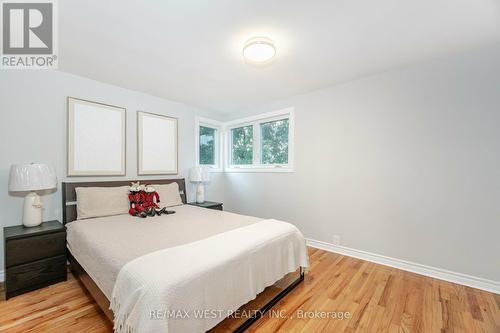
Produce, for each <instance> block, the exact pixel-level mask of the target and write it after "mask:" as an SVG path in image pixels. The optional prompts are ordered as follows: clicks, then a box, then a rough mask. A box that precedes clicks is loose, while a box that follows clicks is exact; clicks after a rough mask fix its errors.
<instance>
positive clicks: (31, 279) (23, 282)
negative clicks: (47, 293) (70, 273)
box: [5, 255, 66, 297]
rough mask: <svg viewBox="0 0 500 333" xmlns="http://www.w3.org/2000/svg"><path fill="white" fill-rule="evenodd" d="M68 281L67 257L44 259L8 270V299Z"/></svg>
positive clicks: (6, 281)
mask: <svg viewBox="0 0 500 333" xmlns="http://www.w3.org/2000/svg"><path fill="white" fill-rule="evenodd" d="M64 280H66V256H65V255H62V256H58V257H54V258H48V259H42V260H38V261H34V262H31V263H29V264H24V265H19V266H15V267H11V268H7V274H6V280H5V283H6V291H7V294H8V295H7V297H11V296H14V295H16V294H20V293H21V291H22V292H26V291H28V290H34V289H38V288H40V287H43V286H45V285H49V284H52V283H54V282H56V281H64Z"/></svg>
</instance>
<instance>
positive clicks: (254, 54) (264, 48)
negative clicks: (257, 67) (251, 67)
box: [243, 37, 276, 64]
mask: <svg viewBox="0 0 500 333" xmlns="http://www.w3.org/2000/svg"><path fill="white" fill-rule="evenodd" d="M275 55H276V48H275V47H274V44H273V41H272V40H270V39H269V38H266V37H255V38H251V39H249V40H248V41H247V42H246V43H245V46H244V47H243V56H244V57H245V59H246V60H248V61H249V62H251V63H255V64H265V63H268V62H269V61H270V60H271V59H272V58H273V57H274V56H275Z"/></svg>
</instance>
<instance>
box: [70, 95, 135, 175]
mask: <svg viewBox="0 0 500 333" xmlns="http://www.w3.org/2000/svg"><path fill="white" fill-rule="evenodd" d="M67 108H68V115H67V121H68V123H67V125H68V126H67V133H68V134H67V144H68V146H67V147H68V151H67V153H68V154H67V157H68V163H67V172H68V176H125V175H126V126H127V125H126V114H127V110H126V109H125V108H122V107H118V106H113V105H108V104H104V103H97V102H92V101H88V100H84V99H79V98H75V97H68V99H67Z"/></svg>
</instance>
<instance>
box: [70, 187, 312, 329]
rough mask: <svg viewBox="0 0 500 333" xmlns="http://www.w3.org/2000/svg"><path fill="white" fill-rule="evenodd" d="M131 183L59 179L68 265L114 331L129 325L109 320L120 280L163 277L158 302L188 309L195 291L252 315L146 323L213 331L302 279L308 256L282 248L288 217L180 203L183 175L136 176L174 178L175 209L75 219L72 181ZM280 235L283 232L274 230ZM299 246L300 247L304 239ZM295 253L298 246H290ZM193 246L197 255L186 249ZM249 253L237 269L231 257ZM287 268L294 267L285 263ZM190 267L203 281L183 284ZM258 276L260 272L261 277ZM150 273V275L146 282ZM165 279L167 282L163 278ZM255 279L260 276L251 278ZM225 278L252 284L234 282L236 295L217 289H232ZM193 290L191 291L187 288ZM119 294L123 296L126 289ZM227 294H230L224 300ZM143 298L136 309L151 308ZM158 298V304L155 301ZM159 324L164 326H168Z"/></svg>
mask: <svg viewBox="0 0 500 333" xmlns="http://www.w3.org/2000/svg"><path fill="white" fill-rule="evenodd" d="M130 182H131V181H130V180H127V181H110V182H74V183H73V182H72V183H69V182H65V183H63V185H62V190H63V223H64V224H65V225H66V227H67V235H68V236H67V239H68V243H67V247H68V256H69V261H70V269H71V270H72V272H73V274H74V275H75V276H76V277H77V278H79V279H80V281H81V282H82V283H83V285H84V286H85V287H86V288H87V289H88V291H89V292H90V294H91V295H92V296H93V297H94V299H95V300H96V302H97V304H98V305H99V306H100V307H101V309H102V310H103V312H104V313H105V314H106V316H107V317H108V318H109V319H110V320H111V321H115V329H117V330H119V331H120V330H122V331H125V330H127V329H131V328H130V327H121V326H123V325H120V327H118V328H117V327H116V322H123V318H121V319H120V318H115V314H114V312H113V311H111V310H110V306H111V307H113V308H114V310H115V312H116V313H118V314H119V313H120V311H118V310H119V308H118V307H117V304H118V303H120V302H118V301H116V299H117V298H118V296H121V295H120V292H119V289H120V288H119V287H121V289H122V290H125V291H127V290H138V289H141V290H142V289H144V290H149V289H151V288H152V287H151V286H157V285H160V284H162V283H165V286H163V285H162V286H161V288H164V289H165V296H164V298H168V297H170V298H171V299H172V301H171V302H170V303H169V304H167V305H165V307H168V308H172V302H174V303H173V304H175V305H177V304H182V305H183V306H184V307H185V308H189V306H191V305H192V304H191V303H189V302H188V301H187V300H189V299H190V298H189V297H191V298H193V297H194V298H196V299H202V300H203V302H204V303H203V304H202V306H209V305H212V306H214V304H220V305H224V306H221V307H223V308H230V309H232V310H237V309H238V308H240V310H241V309H243V310H244V311H247V312H246V314H251V315H250V316H247V315H245V316H241V317H232V318H231V319H228V320H226V321H224V322H223V323H220V322H221V321H222V320H224V316H223V317H220V316H219V317H218V318H209V319H207V318H204V319H203V320H201V319H196V320H198V322H197V323H196V324H195V323H194V321H195V319H190V321H191V322H190V321H186V320H185V321H181V320H178V319H177V318H170V319H169V321H167V320H164V321H151V320H150V321H151V322H152V325H157V326H150V327H149V326H148V327H149V329H150V331H156V330H158V329H159V327H162V329H163V326H158V325H160V324H159V323H161V325H168V328H169V329H168V331H174V332H181V331H205V330H210V329H212V330H213V331H214V332H215V331H234V332H242V331H244V330H245V329H246V328H248V327H249V326H250V325H251V324H252V323H253V322H255V321H256V320H257V319H259V318H260V317H261V316H262V315H263V314H264V313H265V311H267V310H268V309H270V308H271V307H272V306H273V305H274V304H275V303H276V302H278V301H279V300H280V299H281V298H283V297H284V296H285V295H286V294H287V293H289V292H290V291H291V290H292V289H293V288H294V287H295V286H297V285H298V284H299V283H301V282H302V281H303V280H304V269H303V268H304V266H307V264H308V260H307V258H305V259H304V258H303V256H302V258H292V259H294V260H291V259H290V258H289V257H290V255H289V254H287V253H289V252H287V251H288V250H287V249H286V248H287V247H289V245H290V241H289V240H288V239H287V238H286V237H285V236H286V235H285V231H283V230H286V231H287V232H288V231H289V230H292V229H290V228H291V227H290V225H289V224H285V223H284V222H279V221H269V220H263V219H259V218H256V217H250V216H244V215H239V214H233V213H229V212H222V211H215V210H209V209H204V208H200V207H196V206H192V205H186V188H185V181H184V179H169V180H165V179H164V180H148V181H144V180H143V182H148V183H154V184H170V183H173V182H175V183H177V184H178V187H179V194H180V197H181V200H182V203H183V204H182V205H179V206H175V207H172V208H171V209H172V210H174V211H175V212H176V213H175V214H171V215H163V216H157V217H154V218H146V219H140V218H138V217H133V216H130V215H127V214H122V215H113V216H105V217H97V218H90V219H85V220H77V213H76V212H77V210H76V208H77V207H76V201H77V200H76V191H75V189H76V188H77V187H116V186H124V185H129V184H130ZM263 228H266V232H265V233H263V232H262V230H264V229H263ZM273 228H275V229H276V231H275V234H274V235H273V234H272V232H271V231H270V230H272V229H273ZM293 228H294V227H293ZM295 229H296V228H295ZM268 231H269V233H270V235H271V236H269V239H268V240H266V241H265V242H264V241H263V240H262V239H263V238H262V237H266V236H265V235H261V234H267V233H268ZM282 234H283V235H285V236H283V237H281V235H282ZM298 234H300V232H298ZM277 236H279V237H277ZM287 237H292V236H287ZM293 237H295V240H294V243H295V244H299V245H298V246H299V247H300V246H302V245H300V242H301V239H300V237H302V235H301V234H300V235H299V236H297V235H296V233H294V235H293ZM297 239H298V240H297ZM302 239H303V237H302ZM280 242H281V243H280ZM262 244H265V246H264V245H262ZM303 246H304V248H305V244H304V245H303ZM217 251H219V252H217ZM248 251H252V255H251V256H250V255H248V254H247V252H248ZM259 251H260V252H259ZM266 251H267V252H266ZM233 252H234V253H233ZM295 252H300V251H297V250H295ZM198 253H199V255H196V256H194V255H193V254H198ZM184 256H186V258H190V259H189V260H187V261H189V262H190V265H185V264H184V263H183V261H184V260H183V258H184ZM287 256H288V257H287ZM306 256H307V254H306ZM250 257H251V258H252V260H253V261H248V267H249V269H246V268H245V267H244V269H243V271H242V264H241V263H239V262H238V260H239V259H238V258H250ZM237 259H238V260H237ZM286 261H289V262H288V263H283V264H282V266H284V267H283V268H282V269H281V270H276V272H271V273H267V271H268V270H273V269H274V267H275V266H280V265H281V263H282V262H286ZM211 262H213V263H211ZM297 263H301V264H300V265H299V267H295V266H297ZM141 265H142V266H141ZM245 265H247V262H246V261H245ZM205 266H206V268H204V267H205ZM285 266H286V267H285ZM291 267H293V268H294V269H293V270H292V269H290V268H291ZM134 269H135V273H134ZM259 270H260V271H259ZM146 271H150V272H151V273H146ZM191 271H194V272H195V273H193V274H194V275H196V279H201V278H203V277H204V278H205V282H204V284H203V285H200V283H198V284H196V283H195V282H190V283H191V284H188V283H187V282H186V283H184V281H188V280H190V279H186V278H185V277H189V276H191V275H189V274H188V273H189V272H191ZM183 272H184V275H182V274H183ZM217 272H218V273H217ZM283 272H285V274H283ZM134 274H135V275H134ZM140 274H142V275H143V276H142V280H141V278H136V276H137V275H140ZM147 274H149V275H147ZM162 274H163V275H162ZM217 274H219V275H217ZM221 274H223V275H221ZM233 274H234V275H233ZM238 274H239V275H238ZM266 274H268V275H269V276H266ZM282 274H283V275H282ZM247 276H248V278H247ZM262 276H264V277H265V278H261V277H262ZM277 276H279V278H277ZM145 277H146V278H147V281H146V280H145ZM221 277H222V278H221ZM154 279H156V280H157V281H153V280H154ZM170 279H171V280H172V281H168V280H170ZM176 279H177V280H176ZM196 279H193V281H195V280H196ZM259 279H262V281H255V280H259ZM149 280H151V283H150V284H151V285H148V286H147V288H146V286H144V288H142V286H143V285H145V283H146V282H147V283H149V282H150V281H149ZM226 280H227V281H226ZM247 280H248V281H247ZM138 281H139V282H138ZM140 281H142V282H140ZM144 281H146V282H144ZM217 281H218V282H217ZM221 281H222V282H221ZM231 281H232V284H233V285H235V284H239V283H241V286H243V287H244V286H246V285H248V289H251V290H248V291H245V290H240V288H239V287H238V289H233V290H232V293H234V294H237V292H238V293H242V294H241V295H239V296H238V295H234V296H228V295H226V296H225V298H224V297H220V296H219V295H220V294H221V293H223V289H224V288H227V289H228V290H229V291H230V290H231V288H230V286H226V287H225V286H224V285H223V284H227V283H229V284H231ZM270 281H272V282H270ZM211 284H213V285H211ZM168 288H170V289H168ZM183 288H184V289H183ZM197 288H198V289H197ZM217 288H219V289H217ZM235 288H236V287H235ZM264 288H265V289H264ZM212 290H213V291H212ZM217 290H218V291H217ZM161 291H163V289H162V290H161ZM236 291H237V292H236ZM121 293H123V291H122V292H121ZM151 293H153V294H152V295H151ZM193 293H194V295H191V296H190V295H189V294H193ZM211 293H212V294H211ZM174 294H175V295H174ZM257 294H258V295H257ZM157 295H158V296H157ZM161 295H162V293H160V292H159V291H158V290H156V291H154V292H153V291H151V292H150V295H149V296H155V297H160V296H161ZM172 295H173V296H172ZM231 295H232V294H231ZM125 296H127V297H128V298H130V295H125ZM121 297H122V298H123V296H121ZM161 297H163V296H161ZM230 297H233V298H234V299H230V300H228V298H230ZM143 298H144V299H147V298H146V296H145V295H141V299H143ZM160 301H161V300H158V302H160ZM114 303H116V304H114ZM122 303H124V302H122ZM150 303H151V304H155V303H154V300H151V299H148V301H147V302H146V301H144V302H143V304H142V305H141V303H140V302H137V303H135V305H134V307H135V308H137V307H139V308H141V311H142V312H146V307H147V309H148V311H149V312H151V308H153V309H155V307H151V306H150ZM205 303H206V304H205ZM161 304H163V303H161ZM157 305H158V308H160V306H159V305H160V303H158V304H157ZM179 306H180V305H179ZM134 307H132V308H134ZM142 307H143V308H144V310H142ZM163 319H165V318H163ZM180 323H182V324H180ZM147 325H149V322H148V323H147ZM189 325H191V326H189ZM144 327H146V326H144ZM202 328H203V329H202ZM165 329H166V330H167V326H165ZM144 331H147V329H146V328H145V329H144Z"/></svg>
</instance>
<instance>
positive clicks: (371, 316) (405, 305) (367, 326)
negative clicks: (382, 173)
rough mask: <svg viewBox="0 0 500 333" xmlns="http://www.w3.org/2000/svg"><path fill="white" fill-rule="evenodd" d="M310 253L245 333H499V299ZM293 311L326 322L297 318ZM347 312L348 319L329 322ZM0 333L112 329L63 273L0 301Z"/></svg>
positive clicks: (360, 263) (72, 281)
mask: <svg viewBox="0 0 500 333" xmlns="http://www.w3.org/2000/svg"><path fill="white" fill-rule="evenodd" d="M309 254H310V258H311V268H310V270H309V271H308V272H307V274H306V280H305V281H304V283H302V284H301V285H300V286H298V287H297V288H296V289H295V290H294V291H292V293H290V294H289V295H287V296H286V297H285V298H284V299H283V300H281V301H280V302H279V303H278V304H277V305H275V306H274V307H273V310H274V311H273V313H271V314H270V315H267V314H266V315H264V317H263V318H262V319H261V320H259V321H258V322H257V323H255V324H254V325H253V326H252V327H251V328H250V329H249V332H370V333H371V332H425V333H427V332H464V333H470V332H497V333H498V332H500V295H497V294H492V293H488V292H485V291H481V290H477V289H473V288H469V287H464V286H460V285H457V284H453V283H449V282H444V281H441V280H436V279H432V278H428V277H425V276H421V275H417V274H413V273H408V272H404V271H400V270H398V269H394V268H390V267H386V266H382V265H377V264H373V263H370V262H366V261H363V260H359V259H355V258H351V257H346V256H342V255H337V254H333V253H328V252H325V251H321V250H316V249H312V248H310V249H309ZM298 310H302V311H311V312H304V313H303V314H307V315H308V316H316V317H318V316H321V315H323V316H330V319H321V318H298V317H297V316H298V315H299V314H300V313H299V312H297V311H298ZM314 311H324V312H316V313H315V312H314ZM329 312H330V313H329ZM346 312H348V313H349V314H350V317H349V318H348V319H344V320H340V319H332V318H331V317H332V316H333V313H336V316H337V317H338V316H339V315H340V313H342V314H344V313H346ZM292 317H293V318H292ZM303 317H304V316H303ZM0 332H112V326H111V324H110V323H109V322H108V321H107V319H106V317H105V316H104V315H103V313H102V312H101V311H100V310H99V308H98V306H97V305H96V304H95V302H94V301H93V300H92V298H91V297H90V296H89V295H88V294H86V292H85V291H84V289H83V287H82V286H80V284H79V283H78V281H76V280H75V279H74V278H73V277H72V276H70V277H69V280H68V281H67V282H62V283H58V284H56V285H53V286H50V287H48V288H44V289H41V290H37V291H34V292H31V293H28V294H24V295H21V296H17V297H14V298H12V299H10V300H8V301H5V300H1V301H0Z"/></svg>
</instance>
